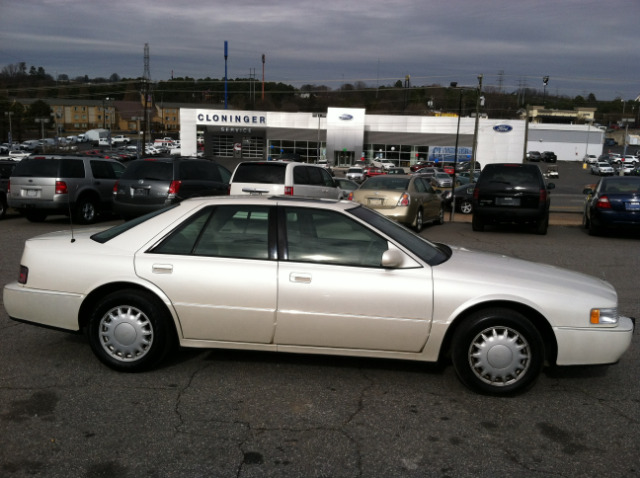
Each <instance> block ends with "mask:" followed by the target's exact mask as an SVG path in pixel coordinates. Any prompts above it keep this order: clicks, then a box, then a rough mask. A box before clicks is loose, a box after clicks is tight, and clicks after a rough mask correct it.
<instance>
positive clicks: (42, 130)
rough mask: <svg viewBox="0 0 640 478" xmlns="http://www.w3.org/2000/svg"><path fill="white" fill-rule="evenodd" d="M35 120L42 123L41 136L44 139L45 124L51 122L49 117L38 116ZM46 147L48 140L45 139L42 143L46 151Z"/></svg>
mask: <svg viewBox="0 0 640 478" xmlns="http://www.w3.org/2000/svg"><path fill="white" fill-rule="evenodd" d="M35 122H36V123H40V131H41V138H42V140H43V141H44V125H45V123H48V122H49V118H36V119H35ZM46 148H47V143H46V141H44V142H43V143H42V150H43V151H44V150H45V149H46Z"/></svg>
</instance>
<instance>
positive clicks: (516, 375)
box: [452, 308, 544, 395]
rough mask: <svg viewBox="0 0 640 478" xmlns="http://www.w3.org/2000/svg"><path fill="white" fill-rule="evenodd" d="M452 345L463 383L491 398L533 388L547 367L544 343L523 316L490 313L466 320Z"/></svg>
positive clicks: (511, 312) (498, 311) (499, 310)
mask: <svg viewBox="0 0 640 478" xmlns="http://www.w3.org/2000/svg"><path fill="white" fill-rule="evenodd" d="M464 320H465V321H464V323H463V324H462V325H460V327H459V328H458V330H456V332H455V334H454V337H453V342H452V359H453V366H454V368H455V371H456V374H457V375H458V377H459V378H460V380H461V382H462V383H464V384H465V385H466V386H467V387H469V388H471V389H472V390H475V391H478V392H481V393H486V394H490V395H509V394H514V393H517V392H522V391H524V390H526V389H528V388H529V387H531V386H532V385H533V383H534V382H535V380H536V379H537V378H538V376H539V375H540V372H541V371H542V366H543V364H544V343H543V341H542V337H541V335H540V333H539V332H538V330H537V329H536V328H535V327H534V326H533V324H532V323H531V322H530V321H529V320H528V319H527V318H526V317H525V316H524V315H522V314H520V313H518V312H516V311H514V310H510V309H505V308H494V309H486V310H480V311H478V312H475V313H474V314H472V315H471V316H470V317H468V318H466V319H464Z"/></svg>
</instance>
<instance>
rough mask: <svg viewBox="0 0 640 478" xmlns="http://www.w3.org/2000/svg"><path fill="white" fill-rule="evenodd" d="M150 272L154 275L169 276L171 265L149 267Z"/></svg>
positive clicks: (171, 269) (171, 270)
mask: <svg viewBox="0 0 640 478" xmlns="http://www.w3.org/2000/svg"><path fill="white" fill-rule="evenodd" d="M151 271H152V272H153V273H154V274H171V273H172V272H173V266H172V265H171V264H154V265H153V266H151Z"/></svg>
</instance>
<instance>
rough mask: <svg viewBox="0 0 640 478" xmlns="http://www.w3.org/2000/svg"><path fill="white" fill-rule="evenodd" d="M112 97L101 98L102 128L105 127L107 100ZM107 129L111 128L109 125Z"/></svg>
mask: <svg viewBox="0 0 640 478" xmlns="http://www.w3.org/2000/svg"><path fill="white" fill-rule="evenodd" d="M112 99H113V98H109V97H107V98H105V99H104V100H102V127H103V128H104V129H107V107H106V104H107V101H111V100H112ZM109 126H111V118H109ZM109 129H111V127H109Z"/></svg>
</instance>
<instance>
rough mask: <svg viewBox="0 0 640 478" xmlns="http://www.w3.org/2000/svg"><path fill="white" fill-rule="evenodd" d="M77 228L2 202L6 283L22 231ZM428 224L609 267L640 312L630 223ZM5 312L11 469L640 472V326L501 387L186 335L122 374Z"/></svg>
mask: <svg viewBox="0 0 640 478" xmlns="http://www.w3.org/2000/svg"><path fill="white" fill-rule="evenodd" d="M585 177H587V175H585ZM561 178H562V176H561ZM116 222H118V221H109V222H103V223H100V225H101V226H105V227H106V226H108V225H111V224H114V223H116ZM68 227H69V226H68V221H67V220H65V219H64V218H63V217H59V218H55V217H52V218H51V219H50V220H48V221H47V222H45V223H38V224H33V223H29V222H27V221H26V219H24V218H21V217H18V216H16V215H15V214H11V213H10V214H9V215H8V216H7V219H5V220H3V221H2V222H1V223H0V228H1V229H0V237H1V238H2V254H0V282H1V283H2V285H4V284H5V283H7V282H10V281H12V280H15V278H16V276H17V273H18V265H19V260H20V254H21V251H22V246H23V242H24V240H25V239H26V238H28V237H32V236H34V235H38V234H41V233H44V232H49V231H56V230H61V229H68ZM422 234H423V235H425V236H426V237H428V238H429V239H431V240H434V241H441V242H447V243H450V244H453V245H460V246H466V247H470V248H474V249H479V250H486V251H491V252H497V253H504V254H508V255H512V256H516V257H520V258H523V259H528V260H535V261H540V262H545V263H549V264H555V265H559V266H562V267H566V268H569V269H572V270H576V271H581V272H585V273H588V274H591V275H595V276H598V277H602V278H605V279H607V280H608V281H610V282H611V283H612V284H613V285H614V286H615V287H616V288H617V290H618V294H619V300H620V312H621V313H623V314H626V315H629V316H634V317H640V300H639V299H638V292H637V271H638V270H639V268H640V267H639V266H640V254H639V253H640V242H639V241H638V238H637V237H634V236H628V235H621V236H613V237H590V236H589V235H588V234H587V233H586V231H585V230H584V229H582V228H580V227H579V226H558V225H554V222H553V221H552V223H551V226H550V228H549V231H548V234H547V235H546V236H544V237H541V236H535V235H531V234H529V233H528V231H526V229H525V230H519V229H517V228H516V229H513V228H503V227H496V228H491V229H489V230H488V231H487V232H484V233H481V234H480V233H474V232H472V230H471V225H470V224H468V223H464V222H460V223H458V222H456V223H446V224H445V225H443V226H438V227H427V228H426V229H425V230H424V231H423V233H422ZM603 251H606V254H603ZM59 273H60V274H64V273H65V272H64V271H59ZM371 292H372V293H375V294H378V293H380V291H371ZM362 299H363V300H366V297H365V298H362ZM390 300H392V299H391V298H390ZM567 300H571V298H570V297H568V298H567ZM0 327H2V335H1V336H0V341H1V344H0V364H1V365H0V370H1V373H0V377H2V382H1V383H2V388H1V391H0V393H1V395H0V398H1V400H2V405H0V431H1V432H2V433H3V436H5V437H12V438H11V439H7V440H4V441H3V444H2V446H1V447H0V462H1V463H2V465H1V467H2V468H1V469H2V470H3V471H2V474H3V475H6V476H12V477H14V476H124V477H126V476H141V475H150V476H170V475H172V476H188V477H190V476H194V477H195V476H340V477H341V476H443V475H449V476H497V475H501V476H505V475H513V474H516V473H517V474H521V475H522V474H524V475H527V474H535V475H538V476H549V475H556V474H557V475H564V476H578V475H582V476H595V475H602V476H634V475H637V474H638V472H639V467H638V465H637V457H638V453H639V451H640V407H638V403H639V402H640V381H638V374H639V372H640V360H639V359H640V350H639V349H640V346H639V345H638V335H639V334H638V330H637V329H636V332H635V336H634V340H633V342H632V345H631V348H630V349H629V350H628V351H627V353H626V354H625V355H623V357H622V359H621V361H620V363H619V364H617V365H614V366H611V367H597V368H593V367H588V368H564V369H557V370H547V371H545V373H544V374H543V376H542V377H541V379H540V380H539V382H538V384H537V386H536V387H534V388H533V389H532V390H530V391H529V392H528V393H526V394H523V395H521V396H518V397H515V398H509V399H498V398H491V397H484V396H481V395H477V394H474V393H472V392H469V391H467V389H465V388H464V387H463V386H462V385H460V384H459V382H458V380H457V379H456V377H455V374H454V372H453V369H452V367H451V366H446V367H437V366H430V365H425V364H422V363H412V362H399V361H393V362H392V361H386V360H375V359H356V358H344V357H314V356H299V355H286V354H268V353H257V352H242V351H229V350H224V351H222V350H221V351H217V350H214V351H198V350H183V351H181V352H179V353H178V354H176V355H175V356H173V357H172V358H171V359H170V360H169V361H168V363H165V365H164V366H163V367H161V368H160V369H158V370H155V371H153V372H149V373H145V374H122V373H117V372H113V371H111V370H110V369H108V368H106V367H104V366H102V365H100V363H99V362H97V361H96V360H94V359H93V356H92V354H91V350H90V348H89V347H88V346H87V341H86V339H85V338H84V337H82V336H74V335H68V334H65V333H62V332H57V331H51V330H47V329H40V328H35V327H32V326H27V325H23V324H19V323H16V322H13V321H11V320H9V319H8V318H7V316H6V313H5V311H4V309H0Z"/></svg>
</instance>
